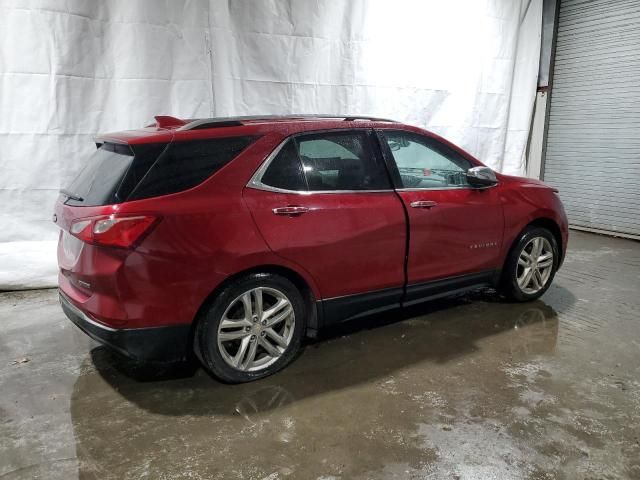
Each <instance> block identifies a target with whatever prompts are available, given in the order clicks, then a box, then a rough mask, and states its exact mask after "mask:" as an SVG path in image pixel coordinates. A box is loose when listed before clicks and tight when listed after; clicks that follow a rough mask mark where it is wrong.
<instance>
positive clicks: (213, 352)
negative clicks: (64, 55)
mask: <svg viewBox="0 0 640 480" xmlns="http://www.w3.org/2000/svg"><path fill="white" fill-rule="evenodd" d="M304 323H305V307H304V301H303V299H302V296H301V295H300V292H299V291H298V289H297V288H296V287H295V285H293V283H291V282H290V281H289V280H287V279H286V278H284V277H281V276H279V275H273V274H269V273H257V274H252V275H248V276H246V277H244V278H241V279H239V280H237V281H235V282H233V283H231V284H229V285H228V286H226V287H225V288H224V289H223V290H222V291H221V292H220V293H219V295H217V297H216V298H215V299H214V301H213V302H212V303H211V305H210V306H209V308H208V310H207V311H206V312H205V314H204V316H203V317H202V318H201V320H200V322H199V324H198V328H197V330H196V338H195V345H194V346H195V350H196V354H197V356H198V357H199V358H200V360H201V361H202V363H203V365H204V367H205V368H206V369H207V370H208V371H209V372H210V373H211V374H213V375H214V376H215V377H217V378H219V379H220V380H222V381H224V382H228V383H242V382H248V381H251V380H257V379H259V378H263V377H266V376H268V375H271V374H273V373H275V372H277V371H278V370H280V369H282V368H283V367H285V366H286V365H287V364H288V363H289V362H290V361H291V360H292V359H293V358H294V356H295V354H296V353H297V352H298V350H299V349H300V344H301V343H302V336H303V332H304Z"/></svg>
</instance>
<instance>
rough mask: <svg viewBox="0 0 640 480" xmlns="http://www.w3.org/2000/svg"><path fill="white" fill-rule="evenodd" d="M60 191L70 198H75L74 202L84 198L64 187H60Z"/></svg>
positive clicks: (81, 200) (82, 200)
mask: <svg viewBox="0 0 640 480" xmlns="http://www.w3.org/2000/svg"><path fill="white" fill-rule="evenodd" d="M60 193H61V194H63V195H66V196H67V197H69V198H70V199H71V200H75V201H76V202H84V198H82V197H81V196H80V195H76V194H75V193H72V192H70V191H69V190H65V189H64V188H61V189H60Z"/></svg>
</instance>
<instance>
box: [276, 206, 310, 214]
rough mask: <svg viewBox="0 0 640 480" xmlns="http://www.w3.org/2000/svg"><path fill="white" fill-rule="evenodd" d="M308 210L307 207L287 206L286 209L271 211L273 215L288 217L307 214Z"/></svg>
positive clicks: (279, 208) (280, 208)
mask: <svg viewBox="0 0 640 480" xmlns="http://www.w3.org/2000/svg"><path fill="white" fill-rule="evenodd" d="M308 211H309V209H308V208H307V207H300V206H295V205H289V206H287V207H278V208H274V209H273V213H274V215H288V216H290V217H294V216H298V215H302V214H303V213H307V212H308Z"/></svg>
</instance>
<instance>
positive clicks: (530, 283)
mask: <svg viewBox="0 0 640 480" xmlns="http://www.w3.org/2000/svg"><path fill="white" fill-rule="evenodd" d="M552 271H553V249H552V248H551V243H550V242H549V240H547V239H546V238H544V237H535V238H532V239H531V240H529V241H528V242H527V244H526V245H525V246H524V248H523V249H522V251H521V252H520V256H519V257H518V268H517V270H516V278H517V281H518V287H520V290H522V291H523V292H524V293H526V294H529V295H531V294H534V293H538V292H539V291H540V290H542V289H543V288H544V287H545V285H546V284H547V282H548V281H549V277H550V276H551V272H552Z"/></svg>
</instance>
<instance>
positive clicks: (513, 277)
mask: <svg viewBox="0 0 640 480" xmlns="http://www.w3.org/2000/svg"><path fill="white" fill-rule="evenodd" d="M536 237H543V238H545V239H547V240H548V241H549V244H550V245H551V248H552V250H553V269H552V270H551V275H550V276H549V280H547V283H546V285H545V286H544V288H542V289H541V290H540V291H539V292H536V293H525V292H523V291H522V290H521V289H520V286H519V285H518V277H517V275H518V258H519V257H520V253H521V252H522V249H523V248H524V247H525V246H526V245H527V244H528V243H529V242H530V241H531V240H532V239H533V238H536ZM559 260H560V257H559V250H558V242H557V241H556V238H555V237H554V236H553V234H552V233H551V232H550V231H549V230H547V229H546V228H542V227H528V228H527V229H526V230H525V231H524V232H522V234H521V235H520V238H519V240H518V242H517V243H516V244H515V245H514V247H513V248H512V249H511V252H509V257H508V258H507V261H506V263H505V269H504V272H503V282H502V283H503V293H504V294H505V295H506V296H507V297H509V298H511V299H512V300H517V301H520V302H526V301H531V300H535V299H537V298H540V297H541V296H542V295H543V294H544V293H545V292H546V291H547V290H548V289H549V287H550V286H551V283H552V282H553V278H554V277H555V274H556V271H557V270H558V262H559Z"/></svg>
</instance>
